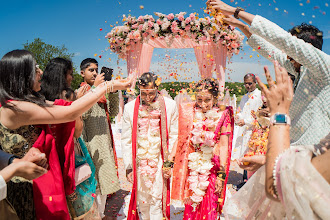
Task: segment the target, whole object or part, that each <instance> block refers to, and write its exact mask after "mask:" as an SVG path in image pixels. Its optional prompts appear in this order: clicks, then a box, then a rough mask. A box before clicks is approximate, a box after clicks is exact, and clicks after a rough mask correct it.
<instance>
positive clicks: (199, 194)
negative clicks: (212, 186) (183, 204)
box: [193, 188, 205, 196]
mask: <svg viewBox="0 0 330 220" xmlns="http://www.w3.org/2000/svg"><path fill="white" fill-rule="evenodd" d="M193 192H194V193H195V194H196V195H197V196H204V195H205V191H204V190H201V189H199V188H196V189H195V190H193Z"/></svg>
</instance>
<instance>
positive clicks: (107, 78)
mask: <svg viewBox="0 0 330 220" xmlns="http://www.w3.org/2000/svg"><path fill="white" fill-rule="evenodd" d="M101 73H104V80H105V81H110V80H111V79H112V73H113V69H111V68H108V67H105V66H103V67H102V69H101Z"/></svg>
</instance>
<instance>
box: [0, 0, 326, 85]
mask: <svg viewBox="0 0 330 220" xmlns="http://www.w3.org/2000/svg"><path fill="white" fill-rule="evenodd" d="M225 2H227V3H229V4H231V5H237V6H241V7H243V8H246V10H247V11H248V12H251V13H253V14H259V15H262V16H264V17H266V18H268V19H269V20H271V21H273V22H275V23H277V24H278V25H280V26H281V27H283V28H284V29H285V30H288V29H290V28H291V27H292V26H293V25H296V24H300V23H302V22H306V23H309V22H312V24H313V25H316V26H317V27H318V28H320V29H321V30H322V31H323V33H324V45H323V50H324V51H325V52H326V53H328V54H330V9H329V5H330V0H236V1H233V2H231V0H226V1H225ZM308 2H309V3H308ZM0 3H1V7H0V27H1V34H0V57H2V56H3V55H4V54H5V53H7V52H9V51H11V50H13V49H19V48H22V47H23V46H22V44H23V43H26V42H27V41H29V42H32V41H33V39H34V38H37V37H39V38H41V39H42V40H44V41H45V42H46V43H49V44H53V45H58V46H60V45H63V44H64V45H65V46H66V47H67V48H68V49H69V51H70V52H72V53H75V55H76V56H75V57H74V58H73V62H74V64H75V65H76V66H77V67H78V66H79V64H80V62H81V61H82V60H83V59H84V58H86V57H94V55H95V54H97V56H96V58H97V59H98V61H99V63H100V66H102V65H106V66H109V67H112V68H114V69H115V73H117V74H118V73H123V75H124V76H125V75H126V64H125V62H123V61H120V62H117V60H118V58H117V55H115V54H112V53H111V52H110V51H109V50H107V48H108V46H109V44H108V42H107V40H106V39H105V38H104V36H105V35H106V33H108V32H109V31H110V30H111V27H110V25H115V24H116V22H118V24H121V23H122V21H121V20H122V15H123V14H131V15H134V16H139V15H145V14H151V15H153V13H154V12H162V13H165V14H168V13H179V12H181V11H186V12H188V13H191V12H197V13H199V14H200V16H201V14H203V8H204V7H205V1H203V0H182V1H178V0H167V1H159V0H119V1H117V0H89V1H86V0H73V1H70V0H57V1H52V0H46V1H45V0H30V1H28V0H11V1H3V0H1V2H0ZM236 3H237V4H236ZM141 5H142V6H144V8H143V9H141V8H140V6H141ZM100 28H101V29H102V31H100ZM165 54H167V55H169V56H170V57H171V60H170V62H169V61H168V58H165ZM99 55H102V58H99ZM251 55H252V58H250V56H251ZM109 58H110V59H111V61H110V59H109ZM195 61H196V60H195V57H194V53H193V50H190V49H187V50H165V49H155V51H154V57H153V60H152V65H151V70H152V71H154V72H156V73H157V74H160V75H161V76H162V77H163V78H166V77H168V75H169V73H170V72H178V73H179V74H180V75H181V77H182V78H181V79H184V78H185V77H186V76H184V74H186V75H187V76H188V75H190V76H192V77H193V78H192V79H195V78H198V76H197V74H196V72H197V64H196V62H195ZM231 61H232V63H231V64H229V65H228V68H229V69H231V70H232V71H228V73H229V74H227V80H229V81H241V79H242V78H243V76H244V74H245V73H246V72H254V73H256V74H258V73H259V74H261V73H262V66H263V65H271V63H270V62H268V61H267V60H266V59H264V58H262V57H261V56H260V57H259V58H258V57H257V53H256V52H253V51H252V50H251V48H250V47H249V46H248V45H246V46H244V51H243V52H241V53H240V54H239V55H237V56H234V57H233V58H232V60H231ZM181 62H184V65H183V66H182V68H180V69H179V68H178V65H179V64H180V63H181ZM228 77H229V78H228Z"/></svg>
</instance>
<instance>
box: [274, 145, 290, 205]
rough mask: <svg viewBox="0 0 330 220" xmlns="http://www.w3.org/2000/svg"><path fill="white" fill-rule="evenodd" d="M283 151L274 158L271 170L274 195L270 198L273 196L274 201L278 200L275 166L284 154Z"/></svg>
mask: <svg viewBox="0 0 330 220" xmlns="http://www.w3.org/2000/svg"><path fill="white" fill-rule="evenodd" d="M285 151H287V150H285ZM285 151H283V152H282V153H280V154H279V155H278V156H277V157H276V159H275V163H274V168H273V181H274V183H273V186H274V194H273V195H272V196H273V197H274V198H275V199H278V193H277V176H276V174H277V172H276V170H277V164H278V161H279V160H280V158H281V157H282V155H283V154H284V152H285Z"/></svg>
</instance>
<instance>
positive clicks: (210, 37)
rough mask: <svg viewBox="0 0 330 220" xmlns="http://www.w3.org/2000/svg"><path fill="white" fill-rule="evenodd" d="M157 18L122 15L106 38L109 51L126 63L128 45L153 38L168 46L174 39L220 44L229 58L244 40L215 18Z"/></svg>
mask: <svg viewBox="0 0 330 220" xmlns="http://www.w3.org/2000/svg"><path fill="white" fill-rule="evenodd" d="M155 15H156V16H157V17H158V18H157V19H154V18H153V17H152V16H151V15H145V16H139V17H138V18H136V17H133V16H131V15H128V16H127V17H126V15H123V21H124V22H125V23H124V25H123V26H117V27H114V28H113V29H112V30H111V32H109V33H108V34H107V35H106V38H108V39H109V43H110V49H111V51H112V52H114V53H117V54H118V55H119V57H120V58H122V59H125V58H126V56H127V54H128V51H129V50H130V49H131V45H132V44H133V43H136V42H148V40H149V39H150V38H151V39H154V38H160V39H165V41H166V43H167V44H168V45H169V46H170V45H171V43H172V42H173V40H174V39H175V38H179V37H181V38H182V40H184V39H185V38H190V39H193V40H195V41H196V42H200V41H205V42H208V43H210V42H211V41H213V42H214V43H220V44H222V45H224V46H226V48H227V52H228V56H232V54H233V53H235V54H238V53H239V51H240V50H241V48H242V42H243V39H244V36H243V35H242V34H241V33H240V32H239V31H237V30H235V28H234V27H231V26H226V25H222V24H221V23H219V22H217V20H216V18H210V17H205V18H198V17H197V16H196V14H195V13H191V14H190V15H189V16H188V17H185V15H186V12H180V13H179V14H176V15H174V14H173V13H171V14H168V15H165V14H162V13H159V12H156V13H155Z"/></svg>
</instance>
